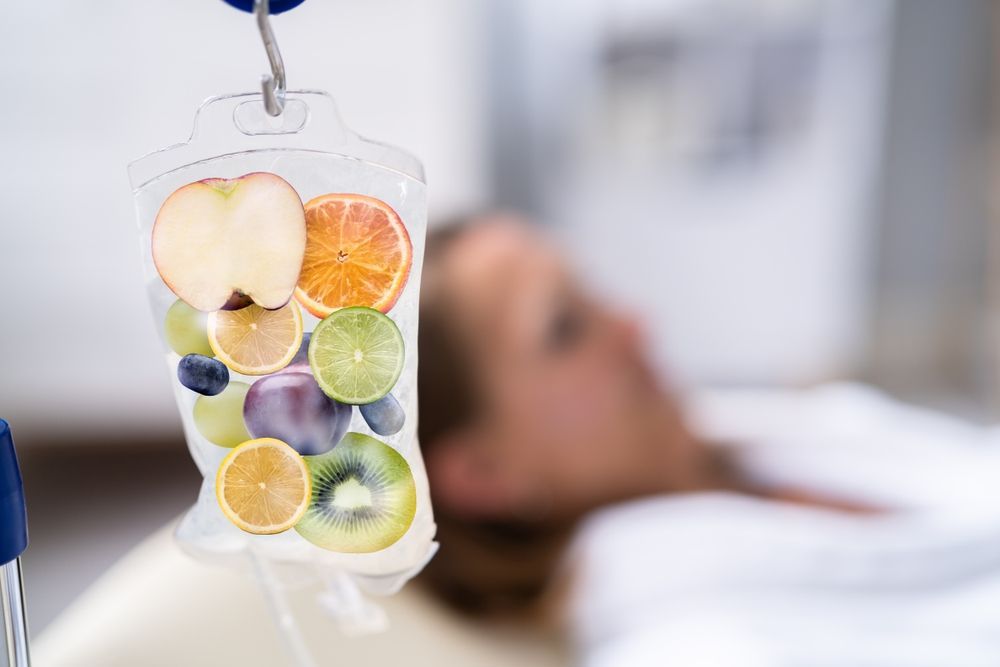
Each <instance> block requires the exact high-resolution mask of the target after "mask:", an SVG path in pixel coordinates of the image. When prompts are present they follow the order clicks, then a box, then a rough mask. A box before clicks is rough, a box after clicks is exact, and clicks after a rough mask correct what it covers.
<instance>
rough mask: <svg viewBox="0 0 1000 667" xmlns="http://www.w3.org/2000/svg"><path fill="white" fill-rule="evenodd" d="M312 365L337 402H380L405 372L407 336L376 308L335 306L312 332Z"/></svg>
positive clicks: (363, 403)
mask: <svg viewBox="0 0 1000 667" xmlns="http://www.w3.org/2000/svg"><path fill="white" fill-rule="evenodd" d="M309 366H310V367H311V368H312V372H313V375H314V376H315V378H316V382H317V383H318V384H319V387H320V389H322V390H323V391H324V392H325V393H326V395H327V396H329V397H330V398H332V399H333V400H335V401H340V402H341V403H347V404H348V405H365V404H367V403H374V402H375V401H377V400H378V399H380V398H382V397H383V396H385V395H386V394H388V393H389V391H390V390H391V389H392V387H393V385H395V384H396V380H398V379H399V374H400V373H401V372H402V370H403V336H402V335H401V334H400V333H399V328H398V327H396V324H395V323H394V322H393V321H392V320H391V319H389V318H388V317H386V316H385V315H383V314H382V313H380V312H379V311H377V310H375V309H373V308H365V307H361V306H356V307H353V308H342V309H340V310H335V311H334V312H333V313H331V314H330V315H329V316H328V317H327V318H326V319H325V320H323V321H322V322H320V323H319V324H317V325H316V329H315V330H314V331H313V332H312V337H311V338H310V339H309Z"/></svg>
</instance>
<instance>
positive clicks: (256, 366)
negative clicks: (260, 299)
mask: <svg viewBox="0 0 1000 667" xmlns="http://www.w3.org/2000/svg"><path fill="white" fill-rule="evenodd" d="M208 344H209V345H210V346H211V348H212V351H213V352H215V356H216V357H218V358H219V361H221V362H222V363H224V364H225V365H226V366H229V368H231V369H232V370H234V371H236V372H237V373H243V374H244V375H267V374H268V373H274V372H275V371H279V370H281V369H282V368H284V367H285V366H287V365H288V364H289V362H291V360H292V358H293V357H295V353H296V352H298V351H299V347H300V346H301V344H302V312H301V311H300V310H299V307H298V305H296V303H295V302H294V301H289V302H288V303H286V304H285V305H284V306H282V307H281V308H278V309H277V310H267V309H265V308H261V307H260V306H258V305H257V304H252V305H249V306H247V307H246V308H240V309H239V310H217V311H215V312H214V313H212V314H211V315H209V316H208Z"/></svg>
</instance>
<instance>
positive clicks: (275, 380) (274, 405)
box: [243, 373, 351, 456]
mask: <svg viewBox="0 0 1000 667" xmlns="http://www.w3.org/2000/svg"><path fill="white" fill-rule="evenodd" d="M243 421H244V422H246V426H247V430H248V431H249V432H250V435H252V436H253V437H255V438H277V439H278V440H282V441H284V442H287V443H288V444H289V445H291V446H292V448H293V449H295V451H297V452H298V453H299V454H302V455H303V456H313V455H316V454H322V453H324V452H328V451H330V450H331V449H333V448H334V446H335V445H336V444H337V443H338V442H340V439H341V438H343V437H344V433H346V432H347V427H348V425H349V424H350V422H351V406H349V405H344V404H343V403H338V402H337V401H334V400H333V399H331V398H329V397H328V396H327V395H326V394H324V393H323V390H322V389H320V388H319V385H318V384H316V380H315V379H313V376H312V375H310V374H309V373H279V374H277V375H269V376H267V377H265V378H262V379H260V380H257V382H254V383H253V385H252V386H251V387H250V391H249V392H247V397H246V401H245V402H244V404H243Z"/></svg>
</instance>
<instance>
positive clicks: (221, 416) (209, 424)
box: [193, 382, 253, 447]
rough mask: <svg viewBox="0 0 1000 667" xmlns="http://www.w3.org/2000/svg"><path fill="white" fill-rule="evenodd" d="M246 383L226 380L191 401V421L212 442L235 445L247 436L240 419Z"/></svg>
mask: <svg viewBox="0 0 1000 667" xmlns="http://www.w3.org/2000/svg"><path fill="white" fill-rule="evenodd" d="M249 391H250V385H248V384H247V383H246V382H230V383H229V386H228V387H226V388H225V389H223V390H222V393H220V394H218V395H216V396H199V397H198V400H196V401H195V402H194V412H193V416H194V425H195V427H196V428H197V429H198V432H199V433H201V434H202V436H204V438H205V439H206V440H208V441H209V442H211V443H212V444H213V445H218V446H219V447H235V446H236V445H238V444H240V443H241V442H246V441H247V440H249V439H250V438H251V437H253V436H251V435H250V432H249V431H247V427H246V424H244V423H243V404H244V403H245V402H246V398H247V392H249Z"/></svg>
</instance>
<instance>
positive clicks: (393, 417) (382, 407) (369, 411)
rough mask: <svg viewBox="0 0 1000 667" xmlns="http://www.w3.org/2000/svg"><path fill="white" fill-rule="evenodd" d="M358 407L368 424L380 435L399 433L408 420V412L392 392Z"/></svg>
mask: <svg viewBox="0 0 1000 667" xmlns="http://www.w3.org/2000/svg"><path fill="white" fill-rule="evenodd" d="M358 409H359V410H360V411H361V416H362V417H364V418H365V422H367V423H368V426H370V427H371V429H372V430H373V431H375V432H376V433H378V434H379V435H393V434H395V433H399V429H401V428H403V422H404V421H405V420H406V413H404V412H403V408H402V407H401V406H400V405H399V401H397V400H396V399H395V398H393V397H392V394H386V395H385V396H383V397H382V398H380V399H378V400H377V401H375V402H374V403H369V404H368V405H362V406H360V407H359V408H358Z"/></svg>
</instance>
